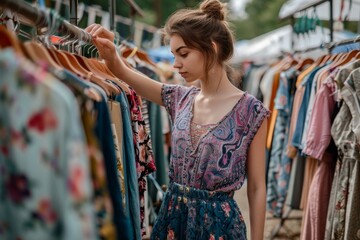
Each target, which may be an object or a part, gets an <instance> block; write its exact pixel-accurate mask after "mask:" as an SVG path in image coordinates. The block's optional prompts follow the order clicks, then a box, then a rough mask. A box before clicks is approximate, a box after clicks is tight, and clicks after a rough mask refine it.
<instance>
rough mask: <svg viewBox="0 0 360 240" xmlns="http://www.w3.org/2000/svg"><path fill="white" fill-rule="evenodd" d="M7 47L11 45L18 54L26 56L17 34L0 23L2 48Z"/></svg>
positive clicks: (0, 44)
mask: <svg viewBox="0 0 360 240" xmlns="http://www.w3.org/2000/svg"><path fill="white" fill-rule="evenodd" d="M7 47H11V48H12V49H14V51H15V52H16V53H17V54H19V55H21V56H25V54H24V52H23V49H22V48H21V45H20V42H19V40H18V39H17V37H16V36H15V34H14V33H13V32H10V31H9V30H7V29H6V28H5V27H4V26H2V25H0V48H2V49H4V48H7Z"/></svg>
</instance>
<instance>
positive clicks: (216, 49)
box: [211, 41, 218, 54]
mask: <svg viewBox="0 0 360 240" xmlns="http://www.w3.org/2000/svg"><path fill="white" fill-rule="evenodd" d="M211 45H212V46H213V48H214V50H215V53H216V54H218V46H217V44H216V43H215V42H214V41H211Z"/></svg>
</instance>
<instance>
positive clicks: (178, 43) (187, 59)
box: [170, 34, 204, 82]
mask: <svg viewBox="0 0 360 240" xmlns="http://www.w3.org/2000/svg"><path fill="white" fill-rule="evenodd" d="M170 48H171V52H172V53H173V54H174V57H175V61H174V68H177V69H178V71H179V74H180V75H181V76H182V77H183V78H184V79H185V81H186V82H193V81H195V80H197V79H203V78H204V56H203V54H202V53H201V52H200V51H199V50H196V49H194V48H189V47H188V46H186V44H185V43H184V40H183V39H182V38H181V37H180V36H179V35H177V34H175V35H173V36H171V38H170Z"/></svg>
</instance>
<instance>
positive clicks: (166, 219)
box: [151, 183, 247, 240]
mask: <svg viewBox="0 0 360 240" xmlns="http://www.w3.org/2000/svg"><path fill="white" fill-rule="evenodd" d="M232 195H233V194H232ZM151 239H152V240H158V239H161V240H163V239H167V240H172V239H174V240H175V239H176V240H195V239H196V240H205V239H206V240H210V239H211V240H212V239H219V240H225V239H236V240H244V239H247V238H246V226H245V222H244V219H243V217H242V215H241V213H240V210H239V208H238V206H237V204H236V202H235V201H234V199H233V198H232V196H231V195H230V196H229V193H224V192H210V191H206V190H200V189H196V188H189V187H185V186H182V185H179V184H177V183H172V184H171V185H170V187H169V189H168V191H167V192H166V194H165V197H164V200H163V203H162V206H161V209H160V212H159V215H158V218H157V220H156V223H155V225H154V228H153V231H152V234H151Z"/></svg>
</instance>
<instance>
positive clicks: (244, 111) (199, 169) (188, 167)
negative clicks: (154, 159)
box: [152, 84, 269, 239]
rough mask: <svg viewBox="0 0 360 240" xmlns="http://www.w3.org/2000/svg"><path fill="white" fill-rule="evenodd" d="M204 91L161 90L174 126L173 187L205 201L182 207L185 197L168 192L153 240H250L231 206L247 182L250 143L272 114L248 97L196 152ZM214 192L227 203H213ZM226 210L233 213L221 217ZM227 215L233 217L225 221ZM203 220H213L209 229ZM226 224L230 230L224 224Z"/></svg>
mask: <svg viewBox="0 0 360 240" xmlns="http://www.w3.org/2000/svg"><path fill="white" fill-rule="evenodd" d="M199 91H200V90H199V89H197V88H187V87H183V86H179V85H166V84H165V85H163V87H162V99H163V103H164V105H165V108H166V109H167V111H168V113H169V114H170V119H171V121H172V140H171V141H172V146H173V148H172V154H171V160H170V182H171V186H176V184H180V185H184V186H187V187H189V188H190V189H193V192H197V191H200V192H204V195H202V194H200V195H201V196H203V197H199V195H197V194H195V195H194V196H193V197H192V199H191V197H190V200H188V201H184V202H181V203H180V201H179V199H180V198H182V196H178V193H177V192H176V190H175V191H174V190H169V191H168V192H167V193H166V197H165V200H164V202H163V205H162V207H161V210H160V215H159V216H158V219H157V222H156V224H155V226H154V230H153V232H152V239H164V238H165V236H166V235H168V234H170V236H169V239H212V238H214V239H215V238H216V239H221V237H223V239H230V238H229V236H239V238H237V239H246V230H245V229H246V228H245V225H244V223H243V220H242V219H241V214H240V211H238V210H237V207H236V204H235V203H231V204H230V202H231V201H233V200H232V199H231V195H232V193H233V192H234V191H235V190H237V189H239V188H241V186H242V185H243V183H244V180H245V179H246V161H247V153H248V149H249V146H250V143H251V141H252V139H253V138H254V136H255V134H256V132H257V130H258V129H259V127H260V126H261V123H262V122H263V120H264V118H265V117H267V116H269V111H268V110H267V109H266V108H265V107H264V106H263V104H262V103H261V102H260V101H258V100H256V99H255V98H254V97H252V96H250V95H249V94H247V93H244V94H243V95H242V96H241V98H240V99H239V101H238V102H237V103H236V104H235V106H234V107H233V109H232V110H231V111H230V112H229V113H228V114H226V115H225V116H224V117H223V119H222V120H221V121H220V122H219V123H217V124H216V126H214V127H213V128H212V129H211V130H210V131H208V132H207V133H206V134H205V135H203V136H202V137H201V138H200V140H199V143H198V144H197V145H196V146H192V144H191V135H190V125H191V120H192V107H193V102H194V99H195V96H196V94H197V93H199ZM211 192H216V193H220V192H222V193H224V194H222V195H223V196H226V197H222V198H220V199H216V201H213V199H212V198H211V197H210V196H211V195H212V194H211ZM209 194H210V195H209ZM229 195H230V196H229ZM178 197H180V198H178ZM171 204H172V205H171ZM223 204H225V205H226V207H225V208H226V209H227V208H228V207H229V210H226V211H220V209H222V207H221V206H223ZM227 204H228V205H227ZM169 205H171V206H172V207H169ZM178 210H179V211H178ZM221 212H222V213H224V214H225V215H221V214H222V213H221ZM226 212H227V213H229V214H230V213H231V215H232V217H231V218H226V215H227V213H226ZM193 214H196V216H199V217H194V215H193ZM204 217H205V218H208V219H209V221H208V222H207V223H206V224H208V225H206V224H205V225H206V226H205V225H204V222H202V223H201V224H200V223H199V221H200V222H201V221H203V220H204ZM222 219H223V220H224V221H225V222H226V224H228V225H227V226H225V225H222V224H220V223H219V222H221V220H222ZM184 224H185V225H184ZM230 225H233V226H232V227H230ZM197 228H199V230H197ZM192 231H194V232H192ZM214 234H215V235H214ZM226 236H228V237H226Z"/></svg>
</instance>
